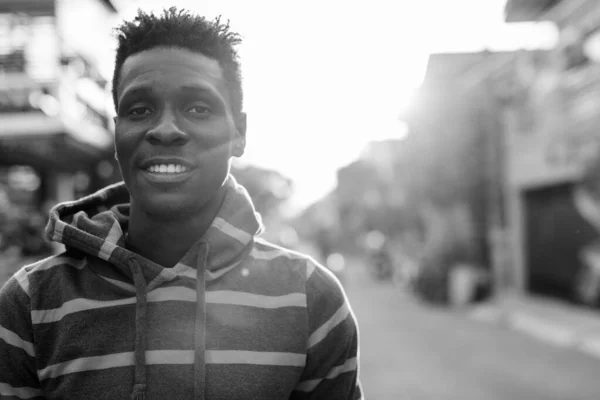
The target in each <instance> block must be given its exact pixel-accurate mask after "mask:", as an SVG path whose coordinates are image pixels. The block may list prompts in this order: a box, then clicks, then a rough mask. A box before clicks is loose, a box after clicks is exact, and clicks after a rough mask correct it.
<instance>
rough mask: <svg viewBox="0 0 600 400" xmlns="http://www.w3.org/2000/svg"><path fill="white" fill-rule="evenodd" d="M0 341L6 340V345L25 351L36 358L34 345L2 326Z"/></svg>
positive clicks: (0, 328)
mask: <svg viewBox="0 0 600 400" xmlns="http://www.w3.org/2000/svg"><path fill="white" fill-rule="evenodd" d="M0 339H2V340H4V341H5V342H6V343H8V344H10V345H11V346H14V347H18V348H19V349H22V350H24V351H25V352H26V353H27V354H29V355H30V356H31V357H35V351H34V349H33V343H31V342H28V341H26V340H23V339H21V338H20V337H19V335H17V334H16V333H14V332H13V331H10V330H8V329H6V328H4V327H3V326H1V325H0Z"/></svg>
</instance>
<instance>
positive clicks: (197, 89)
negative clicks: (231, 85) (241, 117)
mask: <svg viewBox="0 0 600 400" xmlns="http://www.w3.org/2000/svg"><path fill="white" fill-rule="evenodd" d="M179 89H180V90H181V91H182V92H184V93H194V94H195V93H207V94H212V95H213V96H214V95H216V96H218V93H217V92H216V91H215V90H214V89H211V88H207V87H206V86H199V85H185V86H181V87H180V88H179ZM219 97H220V96H219Z"/></svg>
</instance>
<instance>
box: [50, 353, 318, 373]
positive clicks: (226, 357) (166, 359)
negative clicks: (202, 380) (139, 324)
mask: <svg viewBox="0 0 600 400" xmlns="http://www.w3.org/2000/svg"><path fill="white" fill-rule="evenodd" d="M305 362H306V355H304V354H296V353H277V352H257V351H240V350H207V351H206V363H207V364H250V365H276V366H293V367H303V366H304V364H305ZM193 363H194V351H193V350H152V351H146V365H173V364H183V365H191V364H193ZM133 365H134V353H133V352H125V353H116V354H108V355H105V356H96V357H84V358H78V359H76V360H72V361H66V362H63V363H60V364H53V365H49V366H48V367H46V368H44V369H41V370H38V376H39V378H40V380H46V379H51V378H57V377H59V376H63V375H67V374H74V373H78V372H84V371H96V370H102V369H109V368H119V367H129V366H133Z"/></svg>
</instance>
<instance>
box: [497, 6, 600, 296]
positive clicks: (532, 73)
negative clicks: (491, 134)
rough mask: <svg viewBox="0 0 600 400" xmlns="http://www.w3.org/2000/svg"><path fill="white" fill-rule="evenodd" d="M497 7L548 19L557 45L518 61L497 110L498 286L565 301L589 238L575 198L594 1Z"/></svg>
mask: <svg viewBox="0 0 600 400" xmlns="http://www.w3.org/2000/svg"><path fill="white" fill-rule="evenodd" d="M505 12H506V21H508V22H523V21H531V22H535V21H549V22H553V23H554V24H555V25H556V27H557V29H558V32H559V41H558V43H557V46H556V47H555V48H554V49H553V50H552V51H550V52H549V54H547V55H546V56H545V57H542V58H538V59H535V58H532V57H527V56H525V55H524V56H523V57H522V58H521V59H520V60H519V64H518V67H519V68H518V69H517V70H515V74H516V76H517V77H518V80H517V81H518V85H519V86H520V87H521V89H522V90H520V91H519V93H518V95H515V96H513V98H512V99H511V101H510V102H508V104H507V107H506V108H505V109H504V122H505V135H504V138H505V142H504V145H505V149H506V186H505V189H506V197H505V211H506V215H507V217H508V218H507V224H506V230H505V231H504V232H503V233H504V234H505V239H506V242H508V246H507V247H506V249H505V250H506V254H507V256H508V259H509V262H508V263H507V264H506V265H505V268H504V269H503V270H502V277H503V279H501V280H499V286H500V287H501V288H502V289H503V290H505V291H516V292H517V293H521V294H526V293H537V294H543V295H551V296H558V297H561V298H565V299H572V298H574V297H576V292H577V285H578V284H579V279H580V276H581V271H582V267H583V266H582V254H583V251H584V249H586V248H587V247H588V246H590V244H592V243H594V241H595V240H597V238H598V231H597V229H595V228H594V226H593V225H592V224H591V223H590V221H589V220H588V219H586V218H585V216H584V215H582V212H581V210H580V207H579V205H578V200H577V198H578V193H579V192H580V189H579V187H580V184H581V181H582V178H583V177H584V175H585V174H586V173H587V171H588V169H589V166H590V164H591V163H592V162H593V161H594V160H595V159H596V158H597V157H598V143H599V138H600V135H599V134H598V126H599V125H600V112H599V111H598V110H600V107H599V106H600V86H599V85H600V64H598V62H597V57H598V53H597V44H596V43H598V38H599V37H600V36H598V32H599V31H598V29H599V28H600V3H598V2H596V1H591V0H590V1H584V0H563V1H509V2H508V3H507V5H506V10H505ZM595 58H596V60H595Z"/></svg>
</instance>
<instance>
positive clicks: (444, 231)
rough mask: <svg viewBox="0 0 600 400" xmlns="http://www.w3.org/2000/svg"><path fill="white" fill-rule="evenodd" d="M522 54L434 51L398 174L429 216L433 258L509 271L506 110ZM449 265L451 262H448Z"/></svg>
mask: <svg viewBox="0 0 600 400" xmlns="http://www.w3.org/2000/svg"><path fill="white" fill-rule="evenodd" d="M518 58H519V52H489V51H482V52H476V53H448V54H444V53H442V54H432V55H431V56H430V57H429V60H428V65H427V70H426V74H425V79H424V82H423V84H422V85H421V87H420V88H419V90H418V92H417V93H416V95H415V99H414V101H413V104H412V105H411V106H410V107H409V108H408V109H407V111H406V112H405V113H404V114H403V115H402V119H403V120H404V121H405V122H406V123H407V125H408V126H409V135H408V137H407V139H406V142H405V144H404V145H405V147H406V149H405V151H404V155H403V157H402V161H401V163H400V165H401V167H400V168H399V170H398V172H397V176H399V177H400V178H399V180H400V182H401V184H402V185H403V186H404V187H405V191H406V194H407V196H408V197H409V198H412V200H411V201H412V202H413V203H414V204H415V206H414V208H416V209H418V210H419V212H420V213H421V215H422V219H423V221H424V224H425V231H426V237H425V242H426V250H425V252H426V253H427V254H428V257H433V258H434V259H441V260H442V261H441V262H442V264H449V263H460V262H467V263H472V264H475V265H478V266H481V267H483V268H486V269H488V268H489V269H490V270H492V269H497V270H502V269H505V268H504V267H500V265H502V264H504V263H505V262H504V261H503V257H502V255H503V254H504V253H505V251H504V252H503V251H501V250H500V248H499V246H498V244H499V243H501V241H502V238H504V237H505V236H506V235H505V233H504V226H505V225H506V221H505V220H506V218H505V213H504V206H503V202H504V180H505V176H504V163H505V154H504V145H503V140H502V138H503V130H504V127H503V109H504V105H505V102H506V97H507V96H510V95H511V93H512V92H513V91H514V90H515V89H514V88H513V80H514V79H513V78H514V77H513V76H512V74H513V69H514V68H513V65H514V64H515V63H516V60H518ZM447 267H450V265H447Z"/></svg>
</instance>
